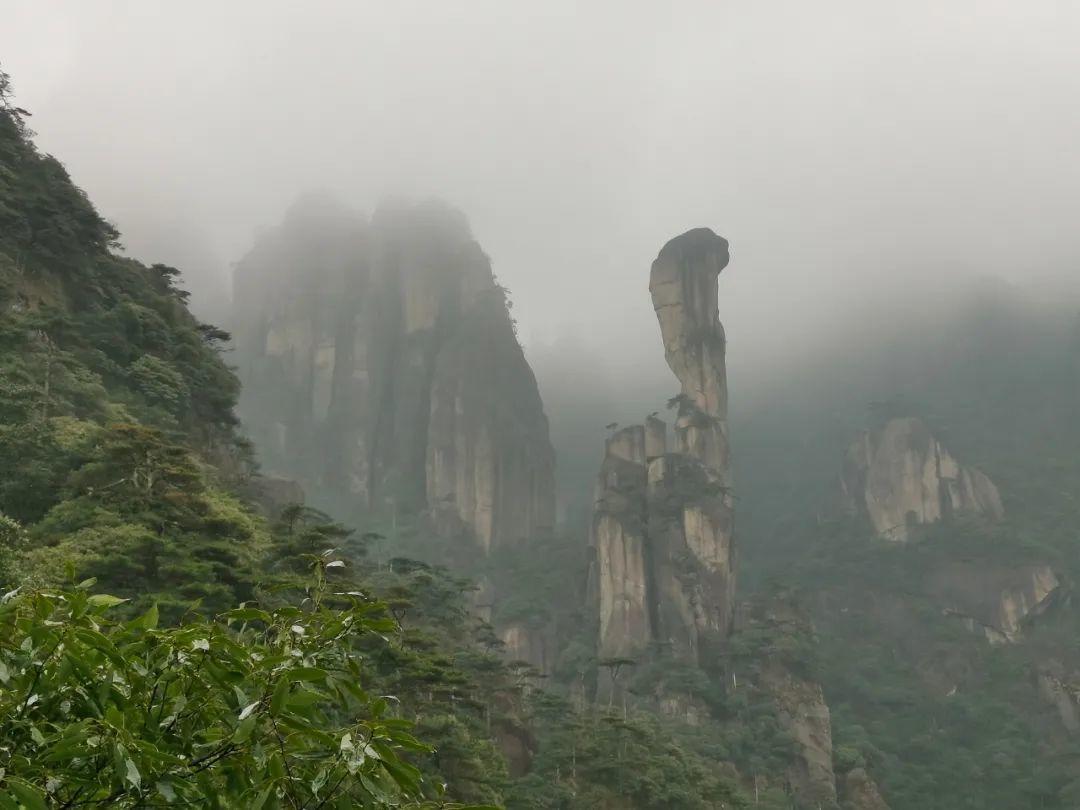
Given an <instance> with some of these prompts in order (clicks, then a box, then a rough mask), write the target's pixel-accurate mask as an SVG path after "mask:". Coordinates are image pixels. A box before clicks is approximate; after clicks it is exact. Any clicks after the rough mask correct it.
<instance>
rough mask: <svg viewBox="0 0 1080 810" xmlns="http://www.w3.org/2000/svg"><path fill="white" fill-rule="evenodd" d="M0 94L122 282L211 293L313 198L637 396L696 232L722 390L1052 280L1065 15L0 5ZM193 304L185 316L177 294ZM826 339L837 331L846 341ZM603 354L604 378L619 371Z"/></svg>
mask: <svg viewBox="0 0 1080 810" xmlns="http://www.w3.org/2000/svg"><path fill="white" fill-rule="evenodd" d="M2 16H3V24H2V27H0V63H2V64H3V65H4V68H5V70H6V71H7V72H9V73H10V74H12V77H13V80H14V82H15V87H16V90H17V92H18V101H19V103H20V104H21V105H23V106H25V107H27V108H29V109H30V110H31V111H32V112H33V113H34V116H33V118H32V120H31V122H30V123H31V126H32V127H33V128H34V129H35V130H36V131H37V133H38V138H37V140H38V143H39V145H40V146H41V148H42V149H44V150H46V151H49V152H52V153H54V154H56V155H57V156H58V157H60V158H61V159H62V160H63V161H64V162H65V163H66V164H67V166H68V168H69V169H70V171H71V173H72V175H73V176H74V178H75V180H76V182H78V183H79V184H80V185H81V186H83V187H84V188H85V189H86V190H87V191H88V193H89V194H90V196H91V197H92V198H93V200H94V201H95V202H96V203H97V205H98V206H99V208H100V209H101V211H102V213H103V214H104V215H105V216H106V217H108V218H109V219H111V220H112V221H114V222H115V223H116V224H117V225H118V226H119V227H120V228H121V230H122V231H123V232H124V235H125V242H126V244H127V245H128V247H129V249H130V250H131V252H132V253H134V254H135V255H138V256H139V257H140V258H145V259H148V260H165V261H169V262H173V263H177V264H180V265H181V266H185V265H186V266H188V267H189V269H190V270H191V274H192V276H198V275H200V274H202V275H203V276H204V277H205V276H206V275H207V274H217V275H218V277H222V276H224V275H225V274H227V273H228V272H229V265H230V263H231V262H233V261H235V260H236V259H237V258H239V257H240V256H241V255H243V253H244V252H245V251H246V249H247V248H248V247H249V246H250V244H251V240H252V238H253V235H254V233H255V232H256V231H257V230H258V229H259V228H260V227H264V226H267V225H272V224H275V223H276V222H278V221H279V219H280V217H281V215H282V213H283V211H284V209H285V208H286V207H287V206H288V204H289V202H290V201H291V200H292V199H293V198H294V197H295V196H296V195H297V194H299V193H301V192H304V191H307V190H310V189H329V190H332V191H334V192H336V193H338V194H339V195H340V196H342V197H343V198H345V199H346V200H348V201H350V202H351V203H353V204H355V205H356V206H357V207H358V208H361V209H370V207H371V206H372V205H373V204H375V203H376V202H377V201H378V199H380V198H381V197H383V196H385V195H387V194H405V195H414V196H420V197H423V196H439V197H442V198H444V199H446V200H447V201H449V202H451V203H453V204H455V205H457V206H458V207H460V208H462V209H463V210H464V211H465V213H466V214H467V215H468V217H469V218H470V220H471V222H472V225H473V229H474V232H475V233H476V236H477V238H478V239H479V241H480V242H481V244H482V245H483V247H484V248H485V250H486V251H487V252H488V253H489V254H490V255H491V256H492V259H493V261H494V263H495V269H496V272H497V273H498V275H499V276H500V279H501V280H502V281H503V282H504V283H505V284H507V285H508V286H509V287H510V288H511V290H512V292H513V297H514V300H515V304H516V305H515V314H516V315H517V316H518V318H519V320H520V323H521V336H522V338H523V340H524V342H525V343H526V344H527V346H528V345H533V346H536V345H538V344H542V343H544V342H546V341H549V340H551V339H552V338H553V337H555V336H556V335H558V334H560V333H562V332H564V331H566V330H574V331H576V332H577V333H578V334H580V335H581V336H582V337H585V338H590V339H591V340H592V341H593V343H594V345H595V346H597V347H598V349H599V351H600V353H601V356H604V357H605V358H606V361H607V362H610V363H611V364H612V365H620V364H622V365H623V366H625V365H628V364H630V363H641V364H642V365H643V366H647V367H648V368H650V369H653V370H655V369H656V368H657V367H662V363H663V360H662V352H661V351H660V346H659V338H658V332H657V329H656V325H655V319H654V318H653V315H652V313H651V306H650V303H649V300H648V292H647V282H648V268H649V264H650V262H651V260H652V259H653V258H654V257H655V255H656V252H657V250H658V249H659V247H660V246H661V245H662V244H663V242H664V241H666V240H667V239H668V238H669V237H671V236H673V235H675V234H676V233H679V232H681V231H683V230H686V229H687V228H690V227H694V226H699V225H708V226H711V227H713V228H714V229H715V230H717V231H718V232H719V233H721V234H723V235H724V236H726V237H727V238H728V239H729V240H730V241H731V243H732V256H733V259H732V264H731V266H730V267H729V269H728V271H727V274H726V276H725V278H724V279H723V280H722V282H723V283H722V285H721V312H722V317H723V319H724V321H725V324H726V326H727V329H728V333H729V338H730V340H731V350H730V354H731V362H732V369H733V375H737V374H738V369H739V367H740V365H742V366H746V365H747V364H749V363H752V362H763V361H764V360H763V359H767V358H774V359H775V358H779V357H783V356H785V355H789V354H792V353H797V352H798V350H799V349H800V347H802V346H804V345H805V344H806V343H807V340H808V336H809V335H814V334H820V333H821V332H822V331H825V330H830V329H834V328H836V327H835V324H837V323H844V324H846V323H850V322H851V319H850V318H849V316H850V314H851V313H852V312H854V311H856V308H857V307H858V308H860V309H862V310H865V309H866V308H867V303H866V301H867V300H868V298H870V299H872V300H873V302H874V303H873V309H874V313H873V317H871V318H870V319H862V320H861V321H860V324H867V323H871V322H872V321H873V320H874V319H875V318H877V317H879V315H881V313H885V314H887V313H888V311H889V310H890V309H895V308H896V307H897V306H899V305H900V304H899V303H898V302H901V301H902V302H904V305H905V306H906V305H908V302H909V301H910V299H911V298H912V297H913V296H911V295H903V294H902V292H903V291H904V290H905V289H906V290H907V291H908V292H912V291H916V292H917V294H918V295H923V296H926V297H931V298H932V297H934V296H935V295H936V294H937V290H938V289H940V287H941V282H942V281H943V280H947V279H951V278H955V277H958V276H960V275H962V274H966V273H974V274H992V275H998V276H1002V277H1005V278H1007V279H1011V280H1015V281H1026V280H1028V279H1032V278H1044V277H1053V278H1057V279H1070V278H1075V277H1076V276H1078V275H1080V272H1078V269H1080V261H1078V257H1080V248H1078V246H1077V241H1078V240H1077V236H1076V233H1077V220H1078V215H1080V155H1078V149H1080V146H1078V145H1080V104H1078V103H1077V102H1078V99H1080V48H1078V47H1077V43H1078V42H1080V3H1076V2H1073V1H1072V0H1060V1H1059V2H1054V1H1053V0H1008V1H1005V0H964V1H963V2H961V1H960V0H907V1H906V2H876V1H874V0H851V1H850V2H847V1H844V2H839V1H835V0H822V1H821V2H806V0H794V1H793V2H770V1H769V0H759V1H758V2H750V1H749V0H742V1H740V2H731V1H730V0H712V1H711V2H700V3H679V2H674V3H656V2H648V3H645V2H641V3H639V2H629V1H628V0H624V1H623V2H613V3H607V2H582V1H581V0H579V1H578V2H561V0H543V1H542V2H528V3H525V2H512V1H511V0H493V1H492V2H469V1H468V0H463V1H462V2H443V1H442V0H438V1H433V2H424V3H416V2H402V1H400V0H395V1H394V2H389V0H387V1H385V2H364V1H363V0H352V2H345V1H344V0H343V1H342V2H304V3H299V2H295V1H294V2H269V0H257V1H255V0H252V1H251V2H248V1H246V0H245V1H244V2H240V0H229V2H220V0H215V2H198V1H196V0H185V2H176V0H168V2H155V1H153V0H131V2H106V1H105V0H93V2H75V1H74V0H70V1H69V2H50V1H49V0H34V2H25V3H15V2H8V3H4V10H3V14H2ZM196 292H198V291H196ZM847 328H849V329H857V328H866V327H865V326H859V327H854V326H849V327H847ZM620 345H622V346H625V347H628V348H626V349H622V350H618V349H616V347H617V346H620Z"/></svg>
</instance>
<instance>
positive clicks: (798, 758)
mask: <svg viewBox="0 0 1080 810" xmlns="http://www.w3.org/2000/svg"><path fill="white" fill-rule="evenodd" d="M762 684H763V686H764V688H765V689H766V690H767V691H768V692H769V693H770V694H771V695H772V696H773V699H774V701H775V702H776V705H777V719H778V721H779V723H780V727H781V728H783V729H784V730H785V731H786V732H787V733H788V735H789V736H790V737H791V739H792V742H793V743H794V747H795V756H794V760H793V762H792V764H791V766H790V767H789V768H788V773H787V780H788V783H789V785H790V787H791V792H792V794H793V795H794V796H795V799H796V801H797V802H798V806H799V807H808V808H809V807H814V808H816V807H835V806H836V780H835V777H834V775H833V762H832V758H833V747H832V718H831V715H830V713H829V707H828V705H826V703H825V696H824V695H823V694H822V691H821V686H820V685H819V684H816V683H812V682H810V681H806V680H803V679H802V678H799V677H796V676H795V675H793V674H792V673H791V672H789V671H787V670H785V669H783V668H781V667H771V668H770V667H767V668H766V669H765V671H764V672H763V673H762Z"/></svg>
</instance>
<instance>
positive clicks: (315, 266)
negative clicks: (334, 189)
mask: <svg viewBox="0 0 1080 810" xmlns="http://www.w3.org/2000/svg"><path fill="white" fill-rule="evenodd" d="M235 288H236V295H235V298H236V301H237V303H238V307H237V312H236V329H237V346H238V349H237V351H238V355H239V360H240V376H241V378H242V379H243V380H244V383H245V392H246V393H245V397H244V398H243V400H242V402H241V412H242V413H243V414H244V416H245V419H246V422H247V423H248V424H249V425H250V426H251V430H252V432H253V435H255V436H256V437H257V438H258V439H259V440H260V441H259V443H260V445H261V446H264V447H266V448H267V450H266V455H267V461H268V464H269V465H271V466H272V467H274V468H275V469H280V470H283V471H286V472H288V473H290V474H296V475H298V476H299V477H300V478H301V480H302V481H303V482H304V483H306V484H308V485H309V489H312V490H314V491H318V492H320V493H321V497H322V498H323V500H324V501H326V500H330V502H332V503H336V504H338V505H339V506H340V507H341V508H342V509H344V510H346V512H347V513H348V514H357V515H359V514H361V513H363V512H365V511H366V512H368V513H372V512H375V513H378V512H391V513H394V514H399V513H400V514H416V513H425V514H426V515H427V516H428V517H429V518H430V521H431V523H432V525H433V526H434V527H435V528H436V529H437V530H438V531H439V532H440V533H441V534H443V535H444V536H447V537H448V538H464V537H466V536H467V538H468V540H469V541H470V542H471V545H472V546H474V547H475V549H477V550H478V551H479V552H480V553H482V554H486V553H489V552H490V551H491V550H492V549H493V548H496V547H499V546H501V545H514V544H518V543H521V542H523V541H525V540H527V539H529V538H531V537H534V536H537V535H540V534H543V533H546V532H550V531H551V529H552V528H553V525H554V518H555V516H554V508H555V506H554V454H553V451H552V449H551V445H550V442H549V440H548V426H547V418H546V417H545V415H544V412H543V405H542V403H541V400H540V395H539V391H538V390H537V386H536V381H535V378H534V377H533V375H532V371H531V369H530V368H529V366H528V363H527V362H526V361H525V358H524V355H523V354H522V351H521V347H520V346H519V344H518V342H517V338H516V335H515V334H514V327H513V322H512V320H511V318H510V315H509V303H508V299H507V296H506V291H505V290H504V289H503V288H502V287H501V286H499V284H498V283H497V282H496V280H495V277H494V276H493V274H492V271H491V265H490V262H489V261H488V259H487V257H486V256H485V255H484V254H483V252H482V251H481V250H480V248H479V246H478V245H477V244H476V242H475V241H474V240H473V239H472V237H471V235H470V233H469V230H468V226H467V224H466V222H465V219H464V217H463V216H462V215H461V214H460V213H458V212H457V211H454V210H452V209H450V208H448V207H446V206H443V205H441V204H438V203H426V204H421V205H416V206H405V205H396V206H395V205H392V206H388V207H384V208H382V209H380V210H378V211H376V213H375V215H374V216H373V217H372V220H371V222H370V224H369V223H365V222H364V221H363V219H362V218H360V217H358V216H356V215H353V214H352V213H350V212H349V211H347V210H346V209H344V208H342V207H340V206H338V205H336V204H335V203H333V202H330V201H327V200H310V199H309V200H307V201H301V202H300V203H298V204H297V205H296V206H295V207H294V209H293V210H292V211H291V212H290V213H289V214H288V216H287V217H286V219H285V221H284V223H283V224H282V226H281V227H280V228H279V229H277V230H276V231H274V232H272V233H270V234H268V235H266V236H264V237H263V238H262V239H261V240H260V242H259V243H258V244H257V245H256V246H255V248H254V249H253V250H252V251H251V253H249V254H248V255H247V256H246V257H245V258H244V259H243V260H242V261H241V262H240V263H239V264H238V265H237V269H236V274H235ZM469 545H470V543H466V544H465V547H464V550H463V551H459V553H468V546H469Z"/></svg>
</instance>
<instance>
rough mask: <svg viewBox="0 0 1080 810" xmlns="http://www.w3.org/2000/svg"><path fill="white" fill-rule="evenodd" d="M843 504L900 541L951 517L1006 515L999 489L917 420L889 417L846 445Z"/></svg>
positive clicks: (879, 529)
mask: <svg viewBox="0 0 1080 810" xmlns="http://www.w3.org/2000/svg"><path fill="white" fill-rule="evenodd" d="M840 496H841V502H842V504H843V507H844V508H845V509H846V510H847V511H849V512H851V513H853V514H856V513H857V514H865V515H867V516H868V517H869V518H870V521H871V522H872V523H873V525H874V528H875V529H876V530H877V532H878V533H879V534H881V535H882V536H883V537H886V538H888V539H890V540H896V541H898V542H902V541H905V540H907V539H908V537H909V534H910V530H911V528H912V527H913V526H915V525H920V524H928V523H935V522H937V521H939V520H941V519H943V518H946V517H948V516H950V515H956V514H971V515H983V516H985V517H987V518H990V519H992V520H997V519H1000V518H1001V517H1002V516H1004V514H1005V509H1004V507H1003V506H1002V503H1001V496H1000V494H999V493H998V490H997V487H996V486H995V485H994V483H993V481H991V480H990V479H989V478H988V477H987V476H986V475H984V474H983V473H982V472H980V471H979V470H976V469H974V468H973V467H963V466H961V465H960V464H959V463H958V462H957V461H956V459H955V458H953V456H952V455H951V454H950V453H949V451H948V450H946V449H945V447H943V446H942V444H941V443H940V442H939V441H938V440H937V439H936V438H934V436H933V435H932V434H931V433H930V430H929V428H928V427H927V426H926V424H925V423H923V422H922V421H921V420H919V419H914V418H902V419H892V420H890V421H889V422H887V423H886V424H885V425H884V426H882V427H881V428H878V429H877V430H873V431H864V432H863V433H861V434H860V435H859V437H858V438H857V439H856V440H855V442H854V443H853V444H852V445H851V447H850V448H849V449H848V452H847V456H846V457H845V459H844V466H843V471H842V473H841V476H840Z"/></svg>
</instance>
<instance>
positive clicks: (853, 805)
mask: <svg viewBox="0 0 1080 810" xmlns="http://www.w3.org/2000/svg"><path fill="white" fill-rule="evenodd" d="M839 782H840V796H841V802H840V808H841V810H889V805H888V804H887V803H886V802H885V799H884V798H882V795H881V791H880V790H878V786H877V783H876V782H875V781H874V780H873V779H872V778H871V777H870V774H868V773H867V772H866V771H865V770H863V769H862V768H854V769H852V770H850V771H848V772H847V773H846V774H844V775H843V776H842V777H841V778H840V779H839Z"/></svg>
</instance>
